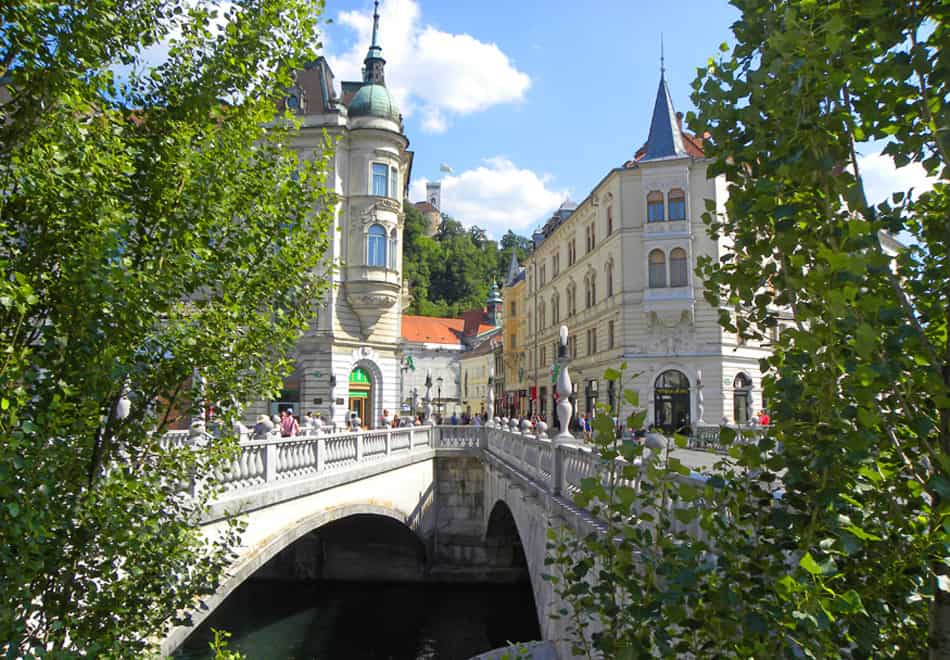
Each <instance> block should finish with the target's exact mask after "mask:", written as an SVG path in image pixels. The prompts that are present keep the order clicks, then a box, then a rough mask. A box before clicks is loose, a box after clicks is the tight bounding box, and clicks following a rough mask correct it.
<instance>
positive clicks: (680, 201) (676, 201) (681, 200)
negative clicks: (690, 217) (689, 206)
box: [669, 188, 686, 222]
mask: <svg viewBox="0 0 950 660" xmlns="http://www.w3.org/2000/svg"><path fill="white" fill-rule="evenodd" d="M669 201H670V221H671V222H672V221H673V220H685V219H686V193H684V192H683V191H682V189H680V188H673V190H671V191H670V195H669Z"/></svg>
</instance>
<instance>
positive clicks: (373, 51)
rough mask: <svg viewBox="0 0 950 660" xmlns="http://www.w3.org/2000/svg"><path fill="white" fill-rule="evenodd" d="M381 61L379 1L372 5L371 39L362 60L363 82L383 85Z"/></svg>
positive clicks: (384, 61) (383, 76)
mask: <svg viewBox="0 0 950 660" xmlns="http://www.w3.org/2000/svg"><path fill="white" fill-rule="evenodd" d="M385 64H386V60H384V59H383V49H382V47H381V46H380V45H379V0H376V1H375V2H374V3H373V39H372V41H370V44H369V50H368V51H366V59H365V60H363V82H364V83H372V84H374V85H385V84H386V75H385V72H384V65H385Z"/></svg>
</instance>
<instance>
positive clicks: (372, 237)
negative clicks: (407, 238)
mask: <svg viewBox="0 0 950 660" xmlns="http://www.w3.org/2000/svg"><path fill="white" fill-rule="evenodd" d="M366 265H367V266H376V267H377V268H385V267H386V230H385V229H383V227H382V225H373V226H372V227H370V228H369V233H368V234H367V236H366Z"/></svg>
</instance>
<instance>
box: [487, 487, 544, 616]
mask: <svg viewBox="0 0 950 660" xmlns="http://www.w3.org/2000/svg"><path fill="white" fill-rule="evenodd" d="M488 481H489V483H488V484H486V485H487V486H488V488H487V489H486V495H487V497H486V499H485V501H486V503H488V502H491V503H492V504H491V508H487V507H486V509H485V511H486V520H485V536H484V539H485V543H486V545H495V546H496V547H497V550H498V552H499V554H498V555H496V558H497V559H499V560H500V561H501V564H502V565H505V564H504V561H505V560H506V559H509V560H510V561H511V564H510V565H511V566H512V567H518V563H519V562H522V561H523V562H524V564H523V566H524V568H525V569H526V572H527V576H528V579H529V581H530V584H531V593H532V595H533V596H534V609H535V615H536V616H537V621H538V626H539V627H540V628H541V631H542V633H543V632H544V630H545V627H546V626H547V625H548V612H547V606H548V603H549V599H550V596H551V593H550V584H549V583H548V582H546V581H545V580H544V579H543V578H542V575H543V573H544V572H545V565H544V558H545V555H546V552H547V547H546V546H547V535H546V533H547V515H546V514H545V511H544V504H543V503H542V502H540V501H539V500H538V499H537V498H536V497H533V496H531V495H530V494H528V493H527V492H526V491H524V490H523V489H522V487H521V486H519V485H517V484H515V483H513V482H512V481H510V480H509V478H508V477H507V475H504V474H502V473H500V472H499V471H497V470H495V469H489V474H488ZM539 514H540V515H539ZM512 535H514V538H515V539H516V541H515V543H516V544H517V545H513V546H509V548H508V552H509V553H510V554H508V556H507V557H506V556H505V555H506V553H505V550H504V549H503V546H502V545H501V544H503V543H504V542H505V541H507V540H510V539H511V538H512Z"/></svg>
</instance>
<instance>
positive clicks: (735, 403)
mask: <svg viewBox="0 0 950 660" xmlns="http://www.w3.org/2000/svg"><path fill="white" fill-rule="evenodd" d="M751 416H752V379H751V378H749V377H748V376H747V375H746V374H744V373H741V372H740V373H739V374H737V375H736V378H735V380H734V381H732V418H733V419H734V420H735V421H736V424H748V423H749V419H750V417H751Z"/></svg>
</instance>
